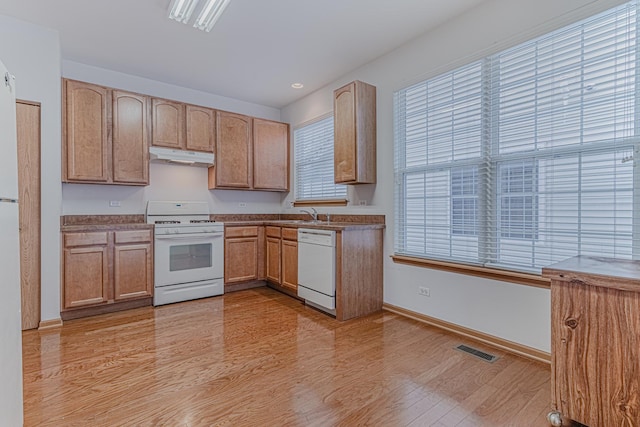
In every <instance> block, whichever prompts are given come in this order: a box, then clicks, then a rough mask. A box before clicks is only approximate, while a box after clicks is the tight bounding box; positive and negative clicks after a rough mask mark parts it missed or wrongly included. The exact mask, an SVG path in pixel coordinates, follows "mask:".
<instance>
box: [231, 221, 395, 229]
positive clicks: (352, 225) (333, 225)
mask: <svg viewBox="0 0 640 427" xmlns="http://www.w3.org/2000/svg"><path fill="white" fill-rule="evenodd" d="M224 225H225V227H234V226H251V225H266V226H269V225H270V226H274V227H290V228H313V229H318V230H333V231H345V230H377V229H384V228H385V225H384V224H377V223H358V222H333V221H329V222H327V221H304V220H286V219H280V220H262V221H225V223H224Z"/></svg>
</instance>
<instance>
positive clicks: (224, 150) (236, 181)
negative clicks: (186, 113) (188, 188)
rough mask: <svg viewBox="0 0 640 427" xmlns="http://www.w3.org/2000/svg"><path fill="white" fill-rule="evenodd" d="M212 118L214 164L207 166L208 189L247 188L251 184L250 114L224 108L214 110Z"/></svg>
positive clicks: (251, 147)
mask: <svg viewBox="0 0 640 427" xmlns="http://www.w3.org/2000/svg"><path fill="white" fill-rule="evenodd" d="M216 117H217V119H216V122H217V135H216V162H215V163H216V164H215V166H214V167H211V168H209V188H212V187H213V188H239V189H249V188H251V187H252V184H253V175H252V172H253V170H252V162H253V151H252V150H253V141H252V120H251V117H248V116H243V115H241V114H234V113H227V112H225V111H218V112H217V115H216ZM212 174H213V175H214V179H213V181H212V180H211V178H212ZM212 183H213V185H212Z"/></svg>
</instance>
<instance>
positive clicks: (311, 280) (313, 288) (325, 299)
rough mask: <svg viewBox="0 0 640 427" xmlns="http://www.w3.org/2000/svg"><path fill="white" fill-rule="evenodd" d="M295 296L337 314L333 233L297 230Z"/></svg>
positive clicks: (334, 236)
mask: <svg viewBox="0 0 640 427" xmlns="http://www.w3.org/2000/svg"><path fill="white" fill-rule="evenodd" d="M298 296H299V297H300V298H303V299H304V300H305V301H306V303H307V304H309V305H311V306H313V307H316V308H318V309H320V310H322V311H325V312H327V313H330V314H333V315H335V314H336V232H335V231H331V230H316V229H310V228H299V229H298Z"/></svg>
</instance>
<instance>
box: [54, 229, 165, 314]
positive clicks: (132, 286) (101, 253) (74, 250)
mask: <svg viewBox="0 0 640 427" xmlns="http://www.w3.org/2000/svg"><path fill="white" fill-rule="evenodd" d="M62 237H63V247H64V250H63V271H62V274H63V277H62V312H61V317H62V318H63V319H72V318H76V317H84V316H89V315H93V314H99V313H103V312H107V311H116V310H120V309H123V306H120V305H119V304H121V303H128V302H131V301H133V300H140V301H138V302H137V303H136V304H134V305H136V306H139V305H150V304H151V302H152V301H151V297H153V231H152V230H151V229H143V230H118V229H109V230H105V231H82V230H79V231H73V232H63V234H62ZM143 300H144V301H143Z"/></svg>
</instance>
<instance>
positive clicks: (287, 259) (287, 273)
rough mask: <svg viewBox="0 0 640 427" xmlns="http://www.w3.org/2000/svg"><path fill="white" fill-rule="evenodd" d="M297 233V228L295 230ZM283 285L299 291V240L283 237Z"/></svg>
mask: <svg viewBox="0 0 640 427" xmlns="http://www.w3.org/2000/svg"><path fill="white" fill-rule="evenodd" d="M294 231H296V233H297V230H294ZM280 284H281V285H282V286H284V287H285V288H288V289H290V290H292V291H294V292H296V293H297V292H298V242H297V238H296V240H285V239H284V237H283V239H282V281H281V282H280Z"/></svg>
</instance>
